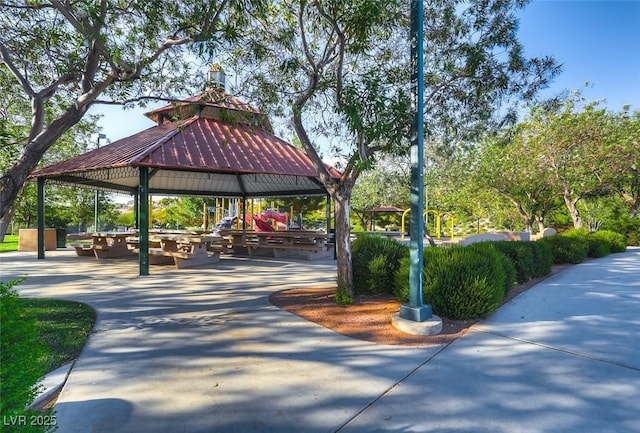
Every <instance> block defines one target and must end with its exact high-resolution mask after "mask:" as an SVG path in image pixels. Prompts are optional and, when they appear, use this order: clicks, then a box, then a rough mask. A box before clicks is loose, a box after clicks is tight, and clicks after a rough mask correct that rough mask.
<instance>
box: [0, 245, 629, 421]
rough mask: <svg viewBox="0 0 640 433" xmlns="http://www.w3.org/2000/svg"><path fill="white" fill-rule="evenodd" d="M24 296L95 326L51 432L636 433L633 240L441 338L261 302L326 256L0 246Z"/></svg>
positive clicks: (312, 275) (313, 275)
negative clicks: (217, 258) (153, 261)
mask: <svg viewBox="0 0 640 433" xmlns="http://www.w3.org/2000/svg"><path fill="white" fill-rule="evenodd" d="M0 261H1V263H0V266H1V267H2V279H3V280H6V279H9V278H11V277H13V276H18V275H25V274H26V275H28V279H27V280H26V281H25V282H24V283H22V284H21V285H20V286H18V288H19V290H20V291H21V292H22V293H23V294H24V295H26V296H51V297H60V298H65V299H74V300H78V301H81V302H86V303H88V304H91V305H92V306H93V307H94V308H96V310H97V311H98V322H97V324H96V329H95V332H94V333H93V334H92V335H91V337H90V339H89V341H88V343H87V345H86V347H85V349H84V351H83V353H82V355H81V356H80V358H79V359H78V361H77V363H76V365H75V366H74V368H73V369H72V371H71V374H70V376H69V379H68V381H67V383H66V385H65V387H64V390H63V392H62V394H61V396H60V398H59V400H58V404H57V405H56V410H57V416H58V424H59V427H58V430H57V431H58V432H59V433H67V432H83V433H85V432H96V433H97V432H137V433H144V432H158V433H161V432H167V433H169V432H171V433H174V432H336V431H340V432H372V431H380V432H398V431H402V432H409V431H411V432H414V431H416V432H418V431H419V432H505V433H506V432H509V433H511V432H527V433H536V432H549V433H551V432H554V433H555V432H576V433H577V432H580V433H583V432H598V433H601V432H640V410H638V402H639V401H640V319H639V317H640V249H630V250H629V251H628V252H626V253H623V254H615V255H612V256H609V257H606V258H604V259H598V260H593V261H589V262H587V263H584V264H582V265H578V266H576V267H573V268H571V269H569V270H567V271H564V272H562V273H560V274H558V275H556V276H554V277H551V278H549V279H548V280H546V281H545V282H543V283H541V284H539V285H538V286H536V287H535V288H533V289H530V290H529V291H527V292H526V293H525V294H523V295H521V296H519V297H518V298H516V299H515V300H513V301H512V302H510V303H509V304H507V305H506V306H504V307H502V308H501V309H500V310H499V311H498V312H497V313H496V314H494V315H493V316H491V317H490V318H489V319H487V320H485V321H483V322H481V323H480V324H478V325H477V326H475V327H474V328H473V329H472V330H471V331H470V332H468V333H467V334H466V335H465V336H464V337H463V338H461V339H459V340H458V341H456V342H455V343H453V344H451V345H449V346H447V347H442V346H434V347H429V348H403V347H393V346H381V345H375V344H372V343H367V342H362V341H358V340H353V339H350V338H347V337H344V336H341V335H339V334H336V333H334V332H332V331H330V330H328V329H326V328H324V327H321V326H318V325H315V324H313V323H310V322H307V321H305V320H303V319H300V318H298V317H297V316H294V315H292V314H289V313H287V312H284V311H282V310H279V309H278V308H275V307H273V306H271V305H270V304H269V303H268V299H267V298H268V295H269V294H270V293H272V292H274V291H277V290H280V289H282V288H287V287H302V286H306V287H319V286H327V285H333V284H334V283H335V262H333V261H326V262H304V261H295V260H282V261H276V260H256V259H251V260H248V259H236V258H224V259H223V260H222V261H221V262H220V263H218V264H216V265H213V266H212V267H211V268H210V269H203V268H199V269H185V270H180V271H178V270H175V269H172V268H170V267H164V268H159V267H155V266H154V267H152V268H151V272H152V275H150V276H148V277H138V276H137V263H136V262H135V261H131V260H109V261H106V260H105V261H101V262H98V261H96V260H94V259H92V258H84V259H83V258H78V257H75V256H74V255H73V253H71V252H66V251H59V252H55V253H48V254H47V259H46V260H44V261H41V260H40V261H39V260H36V259H35V254H27V253H9V254H6V253H5V254H2V255H0Z"/></svg>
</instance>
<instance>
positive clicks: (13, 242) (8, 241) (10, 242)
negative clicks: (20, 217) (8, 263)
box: [0, 235, 18, 253]
mask: <svg viewBox="0 0 640 433" xmlns="http://www.w3.org/2000/svg"><path fill="white" fill-rule="evenodd" d="M7 251H18V236H9V235H7V236H5V237H4V241H3V242H1V243H0V253H2V252H7Z"/></svg>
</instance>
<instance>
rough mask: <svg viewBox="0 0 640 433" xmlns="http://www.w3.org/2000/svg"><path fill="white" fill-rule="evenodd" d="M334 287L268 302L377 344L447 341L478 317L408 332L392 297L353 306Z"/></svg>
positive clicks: (444, 321) (559, 267) (554, 271)
mask: <svg viewBox="0 0 640 433" xmlns="http://www.w3.org/2000/svg"><path fill="white" fill-rule="evenodd" d="M569 266H571V265H555V266H554V267H553V269H552V271H551V274H550V275H548V276H547V277H544V278H537V279H533V280H530V281H528V282H527V283H525V284H518V285H516V286H514V287H513V288H512V289H511V290H510V291H509V293H508V294H507V296H506V298H505V300H504V302H503V305H504V304H505V303H507V302H509V301H511V300H512V299H513V298H515V297H516V296H518V295H519V294H521V293H522V292H524V291H526V290H527V289H529V288H531V287H533V286H534V285H536V284H537V283H539V282H540V281H542V280H544V279H546V278H548V277H549V276H551V275H555V274H557V273H558V272H560V271H562V270H564V269H566V268H568V267H569ZM334 294H335V287H334V288H307V289H290V290H283V291H281V292H277V293H274V294H273V295H271V297H270V298H269V300H270V301H271V303H272V304H273V305H275V306H277V307H279V308H282V309H283V310H286V311H289V312H291V313H293V314H295V315H297V316H300V317H302V318H304V319H306V320H309V321H311V322H314V323H317V324H319V325H322V326H324V327H326V328H329V329H331V330H333V331H335V332H338V333H340V334H343V335H346V336H348V337H352V338H357V339H360V340H365V341H371V342H374V343H378V344H390V345H402V346H429V345H439V344H448V343H451V342H452V341H454V340H455V339H457V338H459V337H461V336H462V335H464V333H465V332H467V330H468V329H469V327H470V326H471V325H473V324H474V323H476V322H477V320H451V319H447V318H445V317H443V318H442V332H441V333H440V334H438V335H411V334H407V333H404V332H402V331H400V330H398V329H396V328H395V327H394V326H393V325H392V324H391V316H392V315H393V314H395V313H397V312H398V311H399V310H400V303H399V302H398V301H397V300H396V299H395V298H393V297H392V296H366V297H364V296H363V297H360V298H358V299H357V300H356V303H355V304H354V305H338V304H336V302H335V299H334Z"/></svg>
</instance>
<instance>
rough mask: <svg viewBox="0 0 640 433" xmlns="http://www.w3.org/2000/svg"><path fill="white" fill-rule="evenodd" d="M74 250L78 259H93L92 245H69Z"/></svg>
mask: <svg viewBox="0 0 640 433" xmlns="http://www.w3.org/2000/svg"><path fill="white" fill-rule="evenodd" d="M70 245H71V246H72V247H73V248H75V250H76V254H77V255H78V257H89V256H91V257H95V253H94V252H93V245H91V244H79V243H78V244H70Z"/></svg>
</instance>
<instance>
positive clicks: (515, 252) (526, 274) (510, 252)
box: [491, 241, 535, 283]
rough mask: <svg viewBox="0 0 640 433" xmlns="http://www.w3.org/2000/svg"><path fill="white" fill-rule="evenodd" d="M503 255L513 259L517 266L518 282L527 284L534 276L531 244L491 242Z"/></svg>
mask: <svg viewBox="0 0 640 433" xmlns="http://www.w3.org/2000/svg"><path fill="white" fill-rule="evenodd" d="M491 244H492V245H493V246H495V248H496V249H497V250H498V251H500V252H501V253H502V254H504V255H506V256H507V257H509V258H510V259H511V262H512V263H513V265H514V266H515V270H516V281H517V282H518V283H526V282H527V281H529V279H531V278H532V277H533V274H534V266H535V263H534V256H533V247H532V246H530V245H529V244H530V242H511V241H497V242H491Z"/></svg>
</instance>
